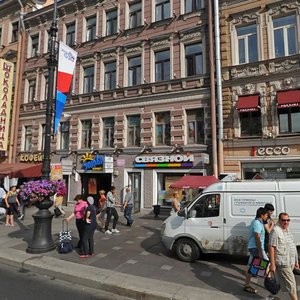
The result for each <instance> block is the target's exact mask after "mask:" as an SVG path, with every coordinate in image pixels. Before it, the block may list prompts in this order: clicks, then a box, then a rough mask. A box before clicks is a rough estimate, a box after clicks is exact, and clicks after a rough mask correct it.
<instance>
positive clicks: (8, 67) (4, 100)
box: [0, 59, 14, 151]
mask: <svg viewBox="0 0 300 300" xmlns="http://www.w3.org/2000/svg"><path fill="white" fill-rule="evenodd" d="M13 74H14V65H13V63H11V62H9V61H6V60H4V59H0V151H7V146H8V134H9V120H10V108H11V98H12V86H13Z"/></svg>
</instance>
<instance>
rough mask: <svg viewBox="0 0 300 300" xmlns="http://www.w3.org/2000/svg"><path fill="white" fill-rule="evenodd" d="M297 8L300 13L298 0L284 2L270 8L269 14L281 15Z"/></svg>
mask: <svg viewBox="0 0 300 300" xmlns="http://www.w3.org/2000/svg"><path fill="white" fill-rule="evenodd" d="M295 10H298V13H300V3H299V2H298V1H293V2H291V3H282V4H281V5H278V6H276V7H272V8H270V10H269V14H270V15H271V16H274V15H281V14H286V13H288V12H291V11H295Z"/></svg>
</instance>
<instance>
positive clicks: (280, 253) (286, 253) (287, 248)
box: [269, 224, 298, 266]
mask: <svg viewBox="0 0 300 300" xmlns="http://www.w3.org/2000/svg"><path fill="white" fill-rule="evenodd" d="M269 245H271V246H273V247H276V256H275V257H276V265H278V266H293V265H295V263H296V262H297V261H298V253H297V247H296V244H295V242H294V237H293V235H292V233H291V232H290V231H289V229H287V230H283V229H282V228H281V227H280V226H279V225H278V224H277V225H276V226H275V227H274V229H273V230H272V232H271V233H270V239H269Z"/></svg>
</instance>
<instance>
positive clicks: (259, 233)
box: [244, 207, 269, 294]
mask: <svg viewBox="0 0 300 300" xmlns="http://www.w3.org/2000/svg"><path fill="white" fill-rule="evenodd" d="M267 217H268V210H267V209H266V208H264V207H260V208H259V209H258V210H257V211H256V218H255V219H254V220H253V221H252V222H251V225H250V235H249V241H248V250H249V252H250V257H249V260H248V267H249V266H250V265H251V262H252V260H253V258H254V257H259V258H263V259H265V260H269V258H268V256H267V254H266V252H265V250H264V244H265V227H264V222H265V221H266V220H267ZM251 277H252V275H251V274H250V273H248V268H247V271H246V278H245V284H244V291H245V292H248V293H252V294H255V293H257V290H256V289H255V288H253V287H252V286H251V285H250V281H251Z"/></svg>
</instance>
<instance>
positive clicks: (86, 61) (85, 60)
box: [80, 56, 95, 65]
mask: <svg viewBox="0 0 300 300" xmlns="http://www.w3.org/2000/svg"><path fill="white" fill-rule="evenodd" d="M80 62H81V64H82V65H87V64H91V63H94V62H95V58H94V56H90V57H83V58H81V59H80Z"/></svg>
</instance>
